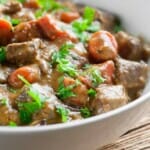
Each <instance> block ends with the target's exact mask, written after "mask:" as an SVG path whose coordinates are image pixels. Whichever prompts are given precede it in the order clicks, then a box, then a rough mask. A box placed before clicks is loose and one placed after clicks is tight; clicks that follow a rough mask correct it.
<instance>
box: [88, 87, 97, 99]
mask: <svg viewBox="0 0 150 150" xmlns="http://www.w3.org/2000/svg"><path fill="white" fill-rule="evenodd" d="M88 95H89V96H90V97H91V98H94V97H95V96H96V91H95V90H94V89H92V88H91V89H89V90H88Z"/></svg>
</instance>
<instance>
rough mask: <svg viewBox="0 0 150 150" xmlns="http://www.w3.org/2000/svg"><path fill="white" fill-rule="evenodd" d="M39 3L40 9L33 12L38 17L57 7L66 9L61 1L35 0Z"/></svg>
mask: <svg viewBox="0 0 150 150" xmlns="http://www.w3.org/2000/svg"><path fill="white" fill-rule="evenodd" d="M37 1H38V4H39V5H40V7H41V8H40V9H38V10H37V11H36V12H35V17H36V18H39V17H41V16H43V14H44V13H45V12H47V11H55V10H57V9H64V10H65V9H66V7H64V6H63V5H62V4H61V3H59V2H56V1H55V0H37Z"/></svg>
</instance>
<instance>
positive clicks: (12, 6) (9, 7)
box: [3, 1, 22, 15]
mask: <svg viewBox="0 0 150 150" xmlns="http://www.w3.org/2000/svg"><path fill="white" fill-rule="evenodd" d="M21 9H22V4H21V3H19V2H17V1H11V2H9V3H7V4H6V5H4V8H3V12H4V13H6V14H10V15H11V14H14V13H16V12H18V11H21Z"/></svg>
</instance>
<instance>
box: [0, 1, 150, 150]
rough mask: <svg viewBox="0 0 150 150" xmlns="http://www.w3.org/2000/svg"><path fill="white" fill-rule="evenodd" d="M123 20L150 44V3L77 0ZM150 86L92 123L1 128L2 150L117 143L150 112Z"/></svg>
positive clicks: (90, 148) (86, 148) (87, 149)
mask: <svg viewBox="0 0 150 150" xmlns="http://www.w3.org/2000/svg"><path fill="white" fill-rule="evenodd" d="M75 2H80V3H84V4H86V5H92V6H96V7H99V8H103V9H106V10H109V11H110V12H113V13H115V14H117V15H118V16H120V18H121V19H122V21H123V24H124V27H125V28H126V29H127V30H128V31H129V32H131V33H133V34H136V35H142V36H144V37H145V38H147V39H148V40H150V28H149V25H150V19H149V17H148V16H149V15H150V9H149V6H150V1H148V0H79V1H78V0H75ZM149 90H150V83H147V86H146V89H145V91H144V93H143V96H141V97H140V98H138V99H137V100H135V101H134V102H131V103H130V104H128V105H126V106H123V107H121V108H118V109H116V110H113V111H111V112H108V113H105V114H102V115H99V116H95V117H92V118H89V119H85V120H81V121H74V122H71V123H66V124H57V125H50V126H45V127H17V128H8V127H0V150H97V149H98V148H99V147H101V146H103V145H105V144H108V143H111V142H114V141H115V140H117V139H118V138H119V137H120V136H121V135H122V134H124V133H125V132H127V131H128V130H129V129H130V128H131V127H132V126H134V125H135V124H136V122H138V121H139V120H140V119H141V118H142V117H144V115H145V114H146V112H148V110H149V108H150V92H149Z"/></svg>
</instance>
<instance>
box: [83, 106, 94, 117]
mask: <svg viewBox="0 0 150 150" xmlns="http://www.w3.org/2000/svg"><path fill="white" fill-rule="evenodd" d="M80 113H81V115H82V117H83V118H89V117H91V115H92V114H91V111H90V110H89V109H88V108H87V107H84V108H81V109H80Z"/></svg>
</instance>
